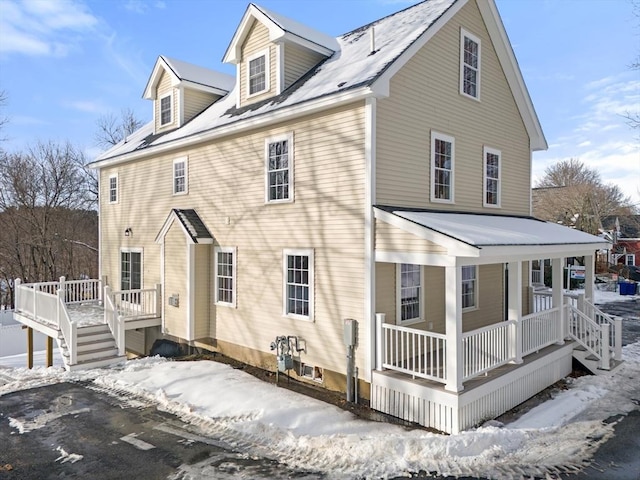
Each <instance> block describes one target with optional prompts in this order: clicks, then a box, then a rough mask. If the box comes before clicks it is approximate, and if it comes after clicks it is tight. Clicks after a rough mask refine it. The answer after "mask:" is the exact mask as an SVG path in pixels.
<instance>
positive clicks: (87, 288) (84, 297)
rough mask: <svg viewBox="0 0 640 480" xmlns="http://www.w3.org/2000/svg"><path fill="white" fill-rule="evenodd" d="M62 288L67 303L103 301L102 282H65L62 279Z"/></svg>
mask: <svg viewBox="0 0 640 480" xmlns="http://www.w3.org/2000/svg"><path fill="white" fill-rule="evenodd" d="M60 288H61V289H63V290H64V301H65V302H66V303H82V302H93V301H100V300H102V280H100V279H93V278H90V279H85V280H65V278H64V277H60Z"/></svg>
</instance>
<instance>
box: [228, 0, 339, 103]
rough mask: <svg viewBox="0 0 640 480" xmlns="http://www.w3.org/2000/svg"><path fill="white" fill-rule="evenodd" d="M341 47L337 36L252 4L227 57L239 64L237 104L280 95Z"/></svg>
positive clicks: (235, 35)
mask: <svg viewBox="0 0 640 480" xmlns="http://www.w3.org/2000/svg"><path fill="white" fill-rule="evenodd" d="M338 50H339V46H338V42H337V41H336V39H335V38H333V37H330V36H328V35H325V34H323V33H321V32H318V31H316V30H313V29H311V28H309V27H307V26H305V25H302V24H301V23H299V22H296V21H294V20H291V19H289V18H286V17H283V16H281V15H278V14H276V13H273V12H269V11H268V10H266V9H264V8H262V7H258V6H256V5H254V4H250V5H249V7H248V8H247V11H246V12H245V14H244V16H243V17H242V20H241V21H240V25H239V26H238V29H237V30H236V33H235V34H234V36H233V39H232V40H231V43H230V44H229V47H228V48H227V52H226V53H225V56H224V58H223V61H224V62H227V63H233V64H235V65H236V72H237V75H236V82H237V84H236V95H237V97H236V106H237V107H238V108H239V107H243V106H246V105H250V104H252V103H255V102H259V101H261V100H266V99H268V98H270V97H274V96H276V95H279V94H280V93H282V92H283V91H284V90H285V89H287V88H288V87H289V86H291V85H292V84H293V83H294V82H295V81H296V80H298V79H299V78H300V77H302V76H303V75H304V74H306V73H307V72H308V71H309V70H311V69H312V68H313V67H315V66H316V65H317V64H318V63H319V62H320V61H322V60H324V59H325V58H328V57H330V56H332V55H333V54H334V53H335V52H336V51H338Z"/></svg>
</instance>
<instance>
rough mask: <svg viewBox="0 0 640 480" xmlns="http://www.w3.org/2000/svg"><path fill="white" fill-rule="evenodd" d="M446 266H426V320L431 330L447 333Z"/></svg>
mask: <svg viewBox="0 0 640 480" xmlns="http://www.w3.org/2000/svg"><path fill="white" fill-rule="evenodd" d="M444 273H445V271H444V268H439V267H425V272H424V290H425V295H426V307H425V320H426V321H427V324H428V326H429V330H431V331H433V332H438V333H445V295H446V291H445V288H444V285H445V279H444Z"/></svg>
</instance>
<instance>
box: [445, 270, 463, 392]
mask: <svg viewBox="0 0 640 480" xmlns="http://www.w3.org/2000/svg"><path fill="white" fill-rule="evenodd" d="M444 270H445V274H444V283H445V290H444V291H445V334H446V338H447V348H446V351H447V354H446V362H447V363H446V365H447V383H446V385H445V386H444V388H445V390H448V391H450V392H461V391H462V389H463V388H464V387H463V385H462V366H463V365H462V362H463V361H464V359H463V352H462V267H444Z"/></svg>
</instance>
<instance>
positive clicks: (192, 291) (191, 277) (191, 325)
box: [185, 242, 196, 340]
mask: <svg viewBox="0 0 640 480" xmlns="http://www.w3.org/2000/svg"><path fill="white" fill-rule="evenodd" d="M186 282H187V284H186V285H185V287H186V290H187V295H186V296H187V299H188V300H187V305H186V310H187V338H186V340H195V331H196V319H195V311H196V309H195V308H194V305H195V301H196V288H195V285H196V245H195V243H189V242H187V278H186Z"/></svg>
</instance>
